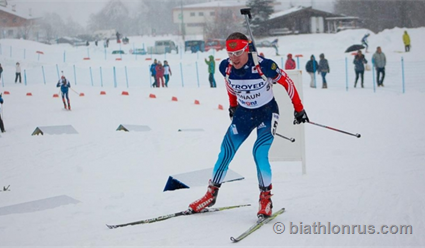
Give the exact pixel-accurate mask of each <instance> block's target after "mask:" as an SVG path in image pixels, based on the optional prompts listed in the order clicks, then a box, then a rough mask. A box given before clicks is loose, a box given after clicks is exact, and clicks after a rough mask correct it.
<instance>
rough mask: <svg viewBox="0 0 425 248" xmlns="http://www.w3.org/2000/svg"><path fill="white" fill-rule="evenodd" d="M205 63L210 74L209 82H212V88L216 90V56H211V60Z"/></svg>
mask: <svg viewBox="0 0 425 248" xmlns="http://www.w3.org/2000/svg"><path fill="white" fill-rule="evenodd" d="M205 63H206V64H207V65H208V73H209V77H208V80H209V81H210V87H211V88H216V87H217V85H216V83H215V79H214V73H215V61H214V56H212V55H210V56H209V60H207V59H205Z"/></svg>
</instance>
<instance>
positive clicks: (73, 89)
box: [69, 87, 80, 95]
mask: <svg viewBox="0 0 425 248" xmlns="http://www.w3.org/2000/svg"><path fill="white" fill-rule="evenodd" d="M69 88H70V89H71V90H72V91H74V92H75V93H76V94H77V95H79V94H80V93H78V92H77V91H75V90H74V89H73V88H71V87H69Z"/></svg>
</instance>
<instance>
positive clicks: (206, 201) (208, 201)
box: [189, 180, 220, 212]
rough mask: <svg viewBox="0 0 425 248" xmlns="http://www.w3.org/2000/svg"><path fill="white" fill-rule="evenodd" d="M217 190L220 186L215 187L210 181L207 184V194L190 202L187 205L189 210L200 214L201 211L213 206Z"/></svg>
mask: <svg viewBox="0 0 425 248" xmlns="http://www.w3.org/2000/svg"><path fill="white" fill-rule="evenodd" d="M219 189H220V185H216V184H214V183H213V182H212V181H211V180H210V181H209V183H208V189H207V193H205V195H204V196H203V197H202V198H200V199H198V200H196V201H194V202H192V203H191V204H190V205H189V210H190V211H192V212H201V211H202V210H203V209H205V208H207V207H211V206H213V205H214V204H215V201H216V199H217V195H218V190H219Z"/></svg>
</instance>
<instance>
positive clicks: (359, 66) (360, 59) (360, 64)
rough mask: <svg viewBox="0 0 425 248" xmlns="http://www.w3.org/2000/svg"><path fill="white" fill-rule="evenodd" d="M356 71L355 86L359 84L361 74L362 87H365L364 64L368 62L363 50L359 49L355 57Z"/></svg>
mask: <svg viewBox="0 0 425 248" xmlns="http://www.w3.org/2000/svg"><path fill="white" fill-rule="evenodd" d="M353 64H354V71H355V72H356V81H355V82H354V88H356V86H357V80H358V79H359V75H360V76H361V82H362V88H364V84H363V78H364V65H365V64H367V60H366V58H365V57H364V55H363V54H362V51H360V50H358V51H357V54H356V56H355V57H354V61H353Z"/></svg>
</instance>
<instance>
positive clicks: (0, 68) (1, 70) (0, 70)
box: [0, 64, 3, 80]
mask: <svg viewBox="0 0 425 248" xmlns="http://www.w3.org/2000/svg"><path fill="white" fill-rule="evenodd" d="M2 72H3V67H1V64H0V80H1V73H2Z"/></svg>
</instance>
